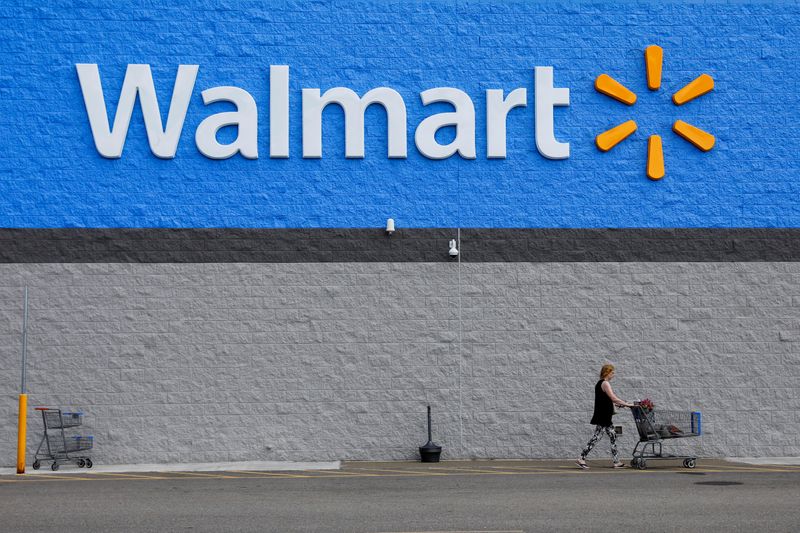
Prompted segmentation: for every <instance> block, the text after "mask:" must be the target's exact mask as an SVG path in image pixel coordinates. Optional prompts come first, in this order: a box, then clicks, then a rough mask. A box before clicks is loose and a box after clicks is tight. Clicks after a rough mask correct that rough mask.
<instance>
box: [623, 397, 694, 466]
mask: <svg viewBox="0 0 800 533" xmlns="http://www.w3.org/2000/svg"><path fill="white" fill-rule="evenodd" d="M631 412H633V420H634V422H636V429H637V431H638V432H639V442H637V443H636V447H634V448H633V459H631V466H633V467H634V468H638V469H640V470H644V469H645V468H647V461H648V460H650V459H683V466H684V467H686V468H694V467H695V466H696V464H697V456H695V455H669V454H664V452H663V450H662V443H663V441H665V440H670V439H683V438H686V437H699V436H700V434H701V430H702V428H701V425H700V424H701V420H702V419H701V416H700V412H699V411H669V410H664V409H660V410H655V409H653V410H651V411H648V410H646V409H644V408H643V407H642V406H640V405H638V404H636V405H634V406H633V407H631ZM648 446H649V448H650V449H649V451H648Z"/></svg>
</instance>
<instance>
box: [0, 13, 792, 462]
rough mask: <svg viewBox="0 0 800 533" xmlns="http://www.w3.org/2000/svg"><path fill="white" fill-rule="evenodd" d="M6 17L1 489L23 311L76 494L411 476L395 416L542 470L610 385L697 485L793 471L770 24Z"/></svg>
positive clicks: (783, 104)
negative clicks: (677, 431)
mask: <svg viewBox="0 0 800 533" xmlns="http://www.w3.org/2000/svg"><path fill="white" fill-rule="evenodd" d="M3 16H4V17H5V18H4V19H3V20H4V26H3V33H2V35H3V38H2V40H3V43H4V45H5V48H6V49H7V50H9V52H8V53H7V54H5V55H4V56H3V57H2V60H0V68H2V72H3V74H2V85H0V90H2V91H3V95H4V97H3V101H4V103H3V106H4V107H3V115H2V120H3V126H4V128H3V130H4V137H5V141H4V142H3V146H2V148H0V150H2V152H1V153H0V158H1V159H2V161H3V164H2V166H1V167H0V190H2V192H3V194H2V195H0V319H2V320H0V337H2V339H3V341H4V342H3V343H2V346H0V369H2V377H0V391H2V392H3V396H4V397H5V398H6V401H5V402H4V403H3V405H1V406H0V413H1V414H2V418H0V423H2V427H3V431H2V432H0V454H1V455H0V456H1V457H2V463H3V464H5V463H8V464H12V463H13V459H12V458H13V457H14V447H15V445H16V429H15V427H16V402H15V397H16V394H17V393H18V392H19V390H18V389H19V375H20V370H21V369H20V332H21V320H22V294H23V290H24V287H26V286H27V287H28V290H29V298H30V308H29V330H28V367H27V375H28V388H29V391H28V392H29V394H30V400H29V402H30V404H31V405H32V406H33V405H59V406H65V407H71V408H79V409H81V410H83V411H84V412H85V413H86V422H87V424H88V425H89V426H90V427H91V429H92V431H93V433H94V435H95V439H96V442H97V445H96V448H97V449H96V457H97V458H98V462H106V463H135V462H171V461H188V462H199V461H228V460H230V461H234V460H256V459H258V460H283V459H297V460H300V459H303V460H329V459H411V458H414V457H415V456H416V447H417V446H419V445H420V444H422V443H423V442H424V441H425V437H426V435H425V407H426V406H427V405H430V406H431V407H432V410H433V416H434V423H435V428H434V436H435V440H437V442H439V443H440V444H442V445H443V446H444V450H445V451H444V454H445V455H444V456H445V457H449V458H487V457H497V458H500V457H519V458H522V457H567V456H572V455H575V454H576V453H577V451H578V448H579V447H580V446H581V444H582V443H583V442H584V441H585V439H586V436H587V431H588V430H589V426H588V419H589V418H590V410H591V402H592V399H593V392H592V386H593V385H594V382H595V381H596V374H597V372H598V371H599V368H600V366H601V365H602V364H604V363H607V362H612V363H614V364H615V365H617V368H618V374H619V377H618V379H617V380H616V381H615V385H616V389H617V391H618V394H620V395H621V396H622V397H623V398H626V399H629V400H634V399H640V398H644V397H649V398H652V399H653V400H654V401H655V403H656V405H657V406H663V407H665V408H673V409H686V410H689V409H692V410H700V411H702V412H703V422H704V436H703V437H701V438H700V439H695V440H694V442H691V443H690V444H688V445H691V446H693V447H694V448H695V449H696V450H698V451H699V452H700V453H701V454H702V455H708V456H718V457H725V456H791V455H797V453H798V452H800V440H798V437H797V436H796V435H795V434H794V432H793V431H790V429H789V428H791V427H793V426H795V425H796V424H797V422H798V418H797V414H796V411H797V410H798V407H800V386H798V385H800V383H799V381H800V355H798V350H800V346H798V342H800V341H798V339H800V262H798V261H799V260H800V244H798V243H799V242H800V230H798V229H797V228H799V227H800V208H799V207H798V203H797V191H798V189H800V185H797V184H796V183H795V181H796V180H793V179H792V178H793V176H794V174H795V173H796V172H797V170H798V168H797V167H798V160H797V157H796V156H795V154H796V153H797V149H798V148H800V146H798V145H800V136H798V135H797V126H796V124H797V122H798V120H800V111H798V104H800V96H798V95H799V94H800V93H798V91H797V83H798V81H799V80H798V78H799V77H800V74H798V73H797V71H796V69H795V68H794V61H795V60H796V57H797V53H798V52H799V51H800V50H798V45H797V42H798V40H797V37H798V31H799V30H798V29H797V27H798V25H797V24H796V22H797V21H798V20H800V10H798V7H797V6H796V5H794V4H790V3H787V4H771V5H767V4H747V3H737V4H727V3H722V2H719V3H716V2H710V3H703V4H677V3H676V4H672V3H669V4H663V5H657V6H656V5H653V6H647V5H640V4H637V5H635V6H631V5H629V4H627V3H620V4H607V3H604V4H597V3H588V2H570V3H564V4H559V5H555V4H551V3H546V2H541V3H540V2H469V1H458V2H455V1H454V2H446V1H442V2H381V1H374V2H372V1H368V2H359V3H354V2H278V3H273V2H270V3H268V4H265V5H261V3H258V2H238V1H237V2H230V3H226V4H223V5H220V4H219V3H212V2H194V3H192V4H191V5H190V6H187V7H182V8H165V7H161V6H156V5H154V4H150V3H132V4H128V5H123V6H120V7H118V8H114V9H108V8H106V7H105V6H104V5H103V3H96V4H94V3H92V2H88V3H79V4H76V3H72V2H63V3H56V4H54V5H53V6H52V7H46V8H43V7H39V6H37V5H35V4H34V3H29V4H26V3H25V2H20V3H18V5H17V6H14V7H11V8H4V11H3ZM389 219H391V220H392V224H390V225H389V226H388V227H389V229H392V227H393V231H387V223H388V220H389ZM451 241H454V242H451ZM455 250H457V253H454V251H455ZM31 413H33V411H31ZM628 417H629V415H628V414H627V413H621V415H620V416H619V417H618V418H619V421H620V423H621V424H622V425H623V426H624V437H623V438H624V439H626V440H624V441H623V442H627V444H625V446H627V445H630V447H631V448H632V446H633V442H634V437H633V434H634V429H633V424H632V421H631V420H629V419H628ZM30 424H31V430H32V433H33V434H35V433H36V431H37V428H38V426H37V424H38V420H36V419H34V418H33V417H31V422H30ZM34 440H35V439H34V438H31V439H29V446H31V445H34V444H35V443H34V442H33V441H34ZM688 445H687V446H688Z"/></svg>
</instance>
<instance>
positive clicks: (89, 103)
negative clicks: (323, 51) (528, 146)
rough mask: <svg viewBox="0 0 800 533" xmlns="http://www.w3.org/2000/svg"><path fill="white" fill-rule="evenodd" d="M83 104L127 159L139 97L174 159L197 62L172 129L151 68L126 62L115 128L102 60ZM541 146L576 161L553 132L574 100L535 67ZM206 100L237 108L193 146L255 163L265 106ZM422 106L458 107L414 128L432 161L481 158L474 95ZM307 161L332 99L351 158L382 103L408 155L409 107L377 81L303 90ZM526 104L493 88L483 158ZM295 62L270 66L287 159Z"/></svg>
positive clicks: (276, 123) (87, 81)
mask: <svg viewBox="0 0 800 533" xmlns="http://www.w3.org/2000/svg"><path fill="white" fill-rule="evenodd" d="M76 66H77V69H78V78H79V79H80V85H81V91H82V93H83V100H84V103H85V104H86V111H87V114H88V115H89V123H90V124H91V129H92V135H93V137H94V143H95V146H96V147H97V151H98V152H99V153H100V155H102V156H103V157H107V158H118V157H121V156H122V150H123V147H124V146H125V138H126V136H127V134H128V126H129V124H130V120H131V115H132V113H133V106H134V103H135V101H136V98H137V95H138V97H139V99H140V103H141V108H142V114H143V116H144V123H145V126H146V131H147V140H148V142H149V144H150V150H151V151H152V152H153V154H154V155H156V156H157V157H160V158H163V159H171V158H173V157H175V153H176V152H177V149H178V140H179V139H180V136H181V132H182V130H183V125H184V121H185V119H186V112H187V109H188V107H189V101H190V99H191V96H192V92H193V90H194V86H195V81H196V79H197V72H198V70H199V66H198V65H180V66H179V67H178V75H177V77H176V79H175V85H174V88H173V90H172V100H171V103H170V107H169V110H168V111H167V124H166V128H164V127H163V126H162V122H161V112H160V110H159V106H158V100H157V98H156V89H155V85H154V83H153V76H152V73H151V71H150V65H128V68H127V71H126V73H125V80H124V82H123V83H122V92H121V94H120V96H119V103H118V104H117V114H116V117H115V119H114V126H113V127H112V128H109V121H108V116H107V112H106V105H105V95H104V93H103V88H102V85H101V80H100V74H99V69H98V67H97V65H96V64H78V65H76ZM535 72H536V75H535V79H536V98H535V100H536V147H537V149H538V150H539V153H540V154H542V155H543V156H544V157H547V158H549V159H565V158H567V157H569V143H564V142H559V141H557V140H556V138H555V134H554V131H553V107H555V106H568V105H569V89H564V88H555V87H553V67H536V69H535ZM202 95H203V102H204V103H205V104H212V103H216V102H222V101H225V102H230V103H231V104H233V105H234V106H235V107H236V111H228V112H224V113H216V114H213V115H211V116H209V117H207V118H206V119H204V120H203V121H202V122H201V123H200V125H199V126H198V127H197V131H196V133H195V143H196V144H197V149H198V150H199V151H200V153H202V154H203V155H204V156H206V157H209V158H211V159H227V158H229V157H233V156H234V155H236V154H241V155H242V157H244V158H246V159H258V153H259V151H258V148H259V143H258V106H257V104H256V101H255V99H254V98H253V96H252V95H251V94H250V93H248V92H247V91H245V90H244V89H241V88H239V87H231V86H222V87H212V88H209V89H206V90H204V91H203V92H202ZM420 99H421V100H422V105H429V104H432V103H436V102H443V103H447V104H450V105H452V106H453V111H451V112H446V113H437V114H434V115H431V116H429V117H427V118H425V119H424V120H423V121H422V122H420V123H419V125H418V126H417V128H416V133H415V135H414V142H415V144H416V146H417V150H419V152H420V153H421V154H422V155H423V156H425V157H427V158H429V159H447V158H448V157H451V156H453V155H455V154H458V155H460V156H461V157H463V158H464V159H475V158H476V154H477V151H476V148H475V105H474V103H473V102H472V99H471V98H470V97H469V95H468V94H467V93H465V92H464V91H462V90H460V89H454V88H452V87H436V88H433V89H427V90H425V91H423V92H421V93H420ZM302 102H303V104H302V105H303V108H302V109H303V157H304V158H321V157H322V111H323V109H325V107H326V106H328V105H330V104H336V105H339V106H341V108H342V109H343V110H344V113H345V139H346V140H345V156H346V157H348V158H363V157H364V112H365V111H366V108H367V107H369V106H371V105H374V104H378V105H380V106H383V108H384V109H385V110H386V117H387V121H388V132H387V144H388V156H389V157H390V158H399V159H405V158H406V157H407V155H408V142H407V139H406V131H407V128H408V124H407V116H406V115H407V114H406V104H405V102H404V101H403V97H402V96H401V95H400V93H398V92H397V91H396V90H394V89H392V88H389V87H377V88H375V89H372V90H370V91H368V92H367V93H366V94H364V96H362V97H359V96H358V94H356V92H355V91H353V90H352V89H348V88H347V87H335V88H333V89H329V90H327V91H326V92H325V93H324V94H320V89H303V90H302ZM526 105H528V94H527V90H526V89H525V88H524V87H520V88H517V89H514V90H513V91H511V92H510V93H509V94H508V96H504V94H503V90H502V89H489V90H487V91H486V156H487V157H490V158H505V157H506V116H507V115H508V112H509V111H511V110H512V109H513V108H515V107H525V106H526ZM226 126H236V127H237V128H238V136H237V137H236V139H235V140H233V141H232V142H229V143H225V144H222V143H220V142H219V141H218V140H217V132H218V131H219V130H220V129H221V128H223V127H226ZM450 126H452V127H454V128H455V131H456V133H455V138H454V139H453V140H452V141H451V142H449V143H447V144H441V143H439V142H437V140H436V132H437V131H438V130H440V129H441V128H445V127H450ZM289 127H290V125H289V67H288V66H284V65H280V66H274V65H273V66H270V70H269V136H270V149H269V156H270V157H272V158H287V157H289Z"/></svg>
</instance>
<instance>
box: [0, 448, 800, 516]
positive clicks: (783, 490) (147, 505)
mask: <svg viewBox="0 0 800 533" xmlns="http://www.w3.org/2000/svg"><path fill="white" fill-rule="evenodd" d="M589 464H590V466H592V468H591V469H590V470H586V471H582V470H580V469H578V468H577V467H575V465H574V464H572V463H571V462H569V461H447V462H443V463H434V464H421V463H415V462H387V463H376V462H349V463H345V464H343V466H342V468H341V470H326V471H322V470H297V471H291V472H266V471H258V470H231V471H223V472H153V473H146V472H145V473H143V472H136V473H107V472H106V473H103V472H93V471H91V470H86V469H80V470H79V469H77V468H74V469H68V468H67V467H66V466H65V467H62V470H59V471H58V472H54V473H51V472H47V473H36V474H25V475H23V476H1V477H0V523H2V524H3V527H2V529H3V530H7V531H18V532H22V531H48V530H61V531H78V530H80V531H88V532H93V531H164V530H191V531H326V532H328V531H358V532H362V531H363V532H420V531H436V532H452V531H541V530H548V531H551V530H560V531H576V530H581V531H608V530H609V529H617V530H620V531H626V530H632V529H635V530H638V531H640V530H642V529H647V530H649V531H675V530H678V529H680V530H699V529H704V530H705V531H706V532H710V531H737V530H745V529H751V530H752V529H756V530H759V531H796V524H797V523H798V522H800V511H798V507H799V506H798V502H800V466H793V465H746V464H738V463H731V462H725V461H713V460H702V459H701V460H699V461H698V465H697V467H696V468H694V469H685V468H683V467H681V465H680V464H679V463H678V462H674V461H673V462H667V461H664V462H652V463H650V464H648V468H647V469H646V470H634V469H622V470H613V469H611V468H610V467H609V466H610V465H609V462H608V461H589Z"/></svg>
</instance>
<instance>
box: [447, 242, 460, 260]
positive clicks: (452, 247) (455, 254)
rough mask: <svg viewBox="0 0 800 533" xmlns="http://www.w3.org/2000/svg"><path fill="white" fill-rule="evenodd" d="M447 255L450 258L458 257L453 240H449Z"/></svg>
mask: <svg viewBox="0 0 800 533" xmlns="http://www.w3.org/2000/svg"><path fill="white" fill-rule="evenodd" d="M449 254H450V257H456V256H458V248H456V240H455V239H451V240H450V252H449Z"/></svg>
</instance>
